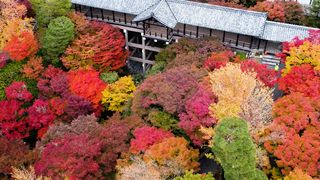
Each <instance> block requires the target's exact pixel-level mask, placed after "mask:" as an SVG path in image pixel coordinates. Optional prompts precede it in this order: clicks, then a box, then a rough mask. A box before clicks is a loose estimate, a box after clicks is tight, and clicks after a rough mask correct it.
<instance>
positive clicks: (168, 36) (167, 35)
mask: <svg viewBox="0 0 320 180" xmlns="http://www.w3.org/2000/svg"><path fill="white" fill-rule="evenodd" d="M167 39H169V28H168V27H167Z"/></svg>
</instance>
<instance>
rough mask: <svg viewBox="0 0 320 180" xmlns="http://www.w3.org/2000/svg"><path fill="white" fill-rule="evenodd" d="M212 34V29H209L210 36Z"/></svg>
mask: <svg viewBox="0 0 320 180" xmlns="http://www.w3.org/2000/svg"><path fill="white" fill-rule="evenodd" d="M211 36H212V29H210V37H211Z"/></svg>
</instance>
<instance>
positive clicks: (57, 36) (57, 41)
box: [43, 16, 74, 65]
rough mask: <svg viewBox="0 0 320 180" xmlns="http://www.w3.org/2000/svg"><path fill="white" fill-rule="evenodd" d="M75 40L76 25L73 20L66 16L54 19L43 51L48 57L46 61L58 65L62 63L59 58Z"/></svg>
mask: <svg viewBox="0 0 320 180" xmlns="http://www.w3.org/2000/svg"><path fill="white" fill-rule="evenodd" d="M73 39H74V24H73V23H72V22H71V20H70V19H69V18H67V17H64V16H62V17H58V18H56V19H53V20H52V21H51V22H50V24H49V26H48V29H47V31H46V34H45V37H44V40H43V49H44V53H45V55H46V56H47V57H46V58H47V59H46V60H47V61H48V60H49V61H51V62H52V64H54V65H58V64H59V63H60V61H59V56H60V55H61V54H62V53H63V52H64V51H65V50H66V48H67V46H68V45H69V43H70V42H71V41H72V40H73Z"/></svg>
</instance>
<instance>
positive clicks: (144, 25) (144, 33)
mask: <svg viewBox="0 0 320 180" xmlns="http://www.w3.org/2000/svg"><path fill="white" fill-rule="evenodd" d="M142 23H143V25H142V26H143V35H146V23H145V21H143V22H142Z"/></svg>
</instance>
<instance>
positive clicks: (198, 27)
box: [196, 26, 199, 38]
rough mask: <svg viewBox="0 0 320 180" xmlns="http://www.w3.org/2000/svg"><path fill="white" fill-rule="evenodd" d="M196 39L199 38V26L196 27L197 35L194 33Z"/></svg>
mask: <svg viewBox="0 0 320 180" xmlns="http://www.w3.org/2000/svg"><path fill="white" fill-rule="evenodd" d="M196 37H197V38H198V37H199V26H197V33H196Z"/></svg>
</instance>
